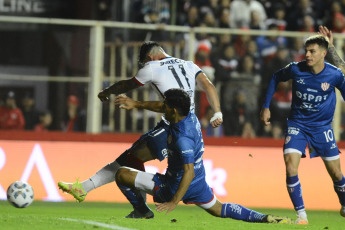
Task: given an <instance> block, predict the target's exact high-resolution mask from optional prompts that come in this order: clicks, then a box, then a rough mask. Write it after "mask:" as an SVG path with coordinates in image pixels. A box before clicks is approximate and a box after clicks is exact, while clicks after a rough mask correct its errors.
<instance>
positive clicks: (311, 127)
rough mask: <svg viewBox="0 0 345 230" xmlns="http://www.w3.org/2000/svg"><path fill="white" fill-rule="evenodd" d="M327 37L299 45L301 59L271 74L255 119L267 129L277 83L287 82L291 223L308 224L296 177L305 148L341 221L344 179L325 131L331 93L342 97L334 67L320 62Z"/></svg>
mask: <svg viewBox="0 0 345 230" xmlns="http://www.w3.org/2000/svg"><path fill="white" fill-rule="evenodd" d="M321 33H322V32H321ZM327 37H328V36H323V35H322V34H319V35H315V36H311V37H309V38H308V39H307V40H306V41H305V56H306V60H304V61H301V62H298V63H297V62H294V63H290V64H289V65H287V66H286V67H285V68H283V69H281V70H279V71H277V72H276V73H275V74H273V76H272V79H271V81H270V84H269V87H268V89H267V93H266V100H265V102H264V105H263V107H262V110H261V114H260V118H261V121H262V122H263V123H264V124H265V125H269V124H270V121H269V120H270V117H271V114H270V110H269V105H270V101H271V99H272V96H273V94H274V91H275V89H276V86H277V85H278V83H279V82H281V81H288V80H290V79H292V104H291V111H290V115H289V117H288V120H287V129H286V132H285V143H284V161H285V167H286V185H287V190H288V193H289V195H290V199H291V201H292V203H293V205H294V208H295V210H296V212H297V216H298V218H297V220H296V224H308V218H307V214H306V211H305V206H304V202H303V197H302V187H301V184H300V181H299V178H298V166H299V163H300V159H301V157H302V158H303V157H306V154H305V149H306V147H307V146H309V154H310V158H313V157H318V156H320V157H321V158H322V160H323V162H324V164H325V167H326V169H327V171H328V173H329V175H330V177H331V179H332V181H333V186H334V190H335V192H336V194H337V195H338V198H339V202H340V205H341V209H340V214H341V216H343V217H345V177H344V175H343V173H342V171H341V166H340V156H339V149H338V146H337V144H336V140H335V138H334V133H333V129H332V127H331V122H332V120H333V115H334V110H335V104H336V95H335V88H337V89H339V91H340V92H341V95H342V96H343V98H345V79H344V74H343V73H342V71H341V70H340V69H339V68H337V67H335V66H333V65H331V64H329V63H327V62H325V60H324V58H325V56H326V54H327V49H328V44H329V39H327ZM316 202H317V201H316Z"/></svg>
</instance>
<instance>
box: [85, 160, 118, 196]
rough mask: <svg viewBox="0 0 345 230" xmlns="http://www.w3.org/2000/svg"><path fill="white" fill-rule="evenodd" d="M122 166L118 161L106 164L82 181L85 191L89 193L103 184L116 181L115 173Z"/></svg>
mask: <svg viewBox="0 0 345 230" xmlns="http://www.w3.org/2000/svg"><path fill="white" fill-rule="evenodd" d="M120 167H121V165H119V164H118V163H117V162H116V161H113V162H112V163H110V164H107V165H106V166H104V167H103V168H102V169H101V170H99V171H98V172H96V174H95V175H93V176H92V177H90V178H89V179H87V180H85V181H83V182H81V185H82V186H83V188H84V190H85V192H87V193H88V192H90V191H92V190H94V189H95V188H98V187H100V186H102V185H105V184H108V183H110V182H114V181H115V174H116V172H117V170H118V169H119V168H120Z"/></svg>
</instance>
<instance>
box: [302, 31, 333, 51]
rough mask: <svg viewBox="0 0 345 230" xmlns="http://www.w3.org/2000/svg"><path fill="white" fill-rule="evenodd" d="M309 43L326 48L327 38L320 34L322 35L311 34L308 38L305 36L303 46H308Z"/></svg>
mask: <svg viewBox="0 0 345 230" xmlns="http://www.w3.org/2000/svg"><path fill="white" fill-rule="evenodd" d="M311 44H318V45H319V46H320V47H322V48H324V49H326V50H327V49H328V41H327V39H326V38H325V37H324V36H322V35H319V34H318V35H313V36H311V37H309V38H307V40H306V41H305V46H306V47H307V46H309V45H311Z"/></svg>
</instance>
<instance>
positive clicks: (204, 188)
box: [153, 173, 214, 205]
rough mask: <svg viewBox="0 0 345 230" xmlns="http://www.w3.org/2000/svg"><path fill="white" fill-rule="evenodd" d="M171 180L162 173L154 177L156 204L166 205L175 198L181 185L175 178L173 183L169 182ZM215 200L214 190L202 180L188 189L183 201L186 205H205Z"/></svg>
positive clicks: (154, 198)
mask: <svg viewBox="0 0 345 230" xmlns="http://www.w3.org/2000/svg"><path fill="white" fill-rule="evenodd" d="M169 178H171V177H169V176H166V175H162V174H160V173H156V174H155V176H154V177H153V181H154V182H155V188H154V192H153V200H154V201H155V202H157V203H165V202H169V201H171V199H172V198H173V196H174V194H175V192H176V190H177V188H178V185H179V183H175V180H174V179H173V178H172V181H169ZM174 183H175V184H174ZM213 198H214V194H213V191H212V189H211V188H210V186H208V184H207V183H206V181H204V180H203V181H202V180H201V181H198V182H197V183H195V184H194V185H191V186H190V187H189V188H188V190H187V192H186V194H185V195H184V197H183V198H182V200H183V203H185V204H196V205H203V204H207V203H209V202H211V201H212V200H213Z"/></svg>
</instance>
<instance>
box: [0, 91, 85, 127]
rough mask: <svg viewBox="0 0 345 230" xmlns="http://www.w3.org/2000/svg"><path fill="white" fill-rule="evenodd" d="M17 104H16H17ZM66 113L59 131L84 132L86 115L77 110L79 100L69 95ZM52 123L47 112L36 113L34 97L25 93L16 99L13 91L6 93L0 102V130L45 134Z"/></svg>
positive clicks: (51, 117) (50, 114)
mask: <svg viewBox="0 0 345 230" xmlns="http://www.w3.org/2000/svg"><path fill="white" fill-rule="evenodd" d="M17 103H18V104H17ZM66 107H67V110H66V113H65V117H64V120H63V122H61V124H60V130H61V131H65V132H75V131H77V132H85V129H86V113H85V111H83V110H81V109H80V108H79V100H78V98H77V97H76V96H74V95H69V97H68V99H67V102H66ZM52 122H53V116H52V113H51V112H50V111H49V110H44V111H38V110H37V109H36V107H35V99H34V97H33V96H32V95H31V94H29V93H26V94H25V95H24V96H23V97H22V98H20V99H18V98H17V97H16V94H15V93H14V91H9V92H7V94H6V95H3V98H2V100H0V130H31V131H36V132H46V131H49V130H51V124H52Z"/></svg>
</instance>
